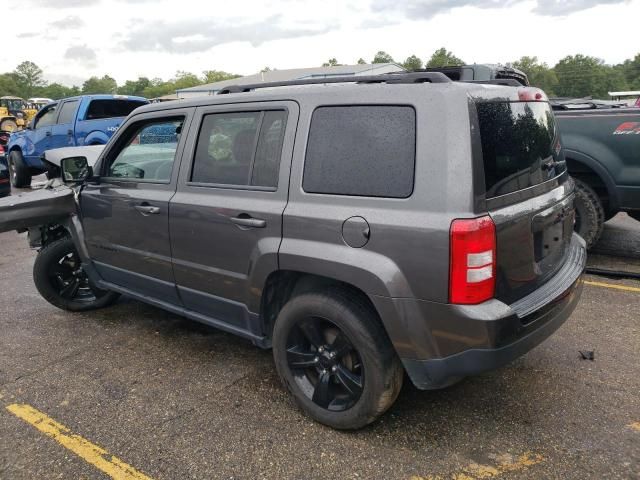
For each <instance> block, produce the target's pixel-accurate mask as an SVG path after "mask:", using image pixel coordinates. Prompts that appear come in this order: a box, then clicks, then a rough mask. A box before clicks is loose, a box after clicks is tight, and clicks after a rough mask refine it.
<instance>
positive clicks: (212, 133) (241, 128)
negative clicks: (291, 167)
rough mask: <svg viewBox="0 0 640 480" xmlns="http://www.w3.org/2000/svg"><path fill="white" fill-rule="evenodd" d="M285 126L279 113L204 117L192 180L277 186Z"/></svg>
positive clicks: (281, 113)
mask: <svg viewBox="0 0 640 480" xmlns="http://www.w3.org/2000/svg"><path fill="white" fill-rule="evenodd" d="M285 123H286V112H284V111H281V110H277V111H266V112H237V113H215V114H210V115H206V116H205V117H204V119H203V121H202V127H201V128H200V134H199V136H198V144H197V147H196V155H195V159H194V164H193V171H192V174H191V181H192V182H196V183H209V184H221V185H240V186H242V185H245V186H246V185H251V186H261V187H276V186H277V184H278V172H279V168H280V157H281V154H282V139H283V136H284V128H285Z"/></svg>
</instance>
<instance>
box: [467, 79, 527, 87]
mask: <svg viewBox="0 0 640 480" xmlns="http://www.w3.org/2000/svg"><path fill="white" fill-rule="evenodd" d="M460 81H461V82H463V83H487V84H490V85H502V86H504V87H524V85H522V84H521V83H520V82H519V81H517V80H516V79H514V78H495V79H493V80H460Z"/></svg>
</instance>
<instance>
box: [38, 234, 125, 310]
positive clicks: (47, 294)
mask: <svg viewBox="0 0 640 480" xmlns="http://www.w3.org/2000/svg"><path fill="white" fill-rule="evenodd" d="M33 280H34V282H35V284H36V288H37V289H38V292H40V295H42V297H43V298H44V299H45V300H46V301H47V302H49V303H50V304H51V305H54V306H56V307H58V308H60V309H62V310H69V311H71V312H83V311H86V310H94V309H96V308H102V307H106V306H107V305H111V304H112V303H113V302H115V301H116V300H117V298H118V297H119V296H120V295H119V294H118V293H115V292H109V291H107V290H99V289H97V288H96V287H94V286H93V285H91V284H90V282H89V279H88V278H87V275H86V274H85V273H84V271H83V270H82V266H81V264H80V258H79V257H78V252H77V251H76V247H75V245H74V244H73V240H71V238H69V237H63V238H61V239H59V240H56V241H54V242H51V243H50V244H49V245H47V246H45V247H44V248H43V249H42V250H40V252H39V253H38V256H37V257H36V261H35V264H34V265H33Z"/></svg>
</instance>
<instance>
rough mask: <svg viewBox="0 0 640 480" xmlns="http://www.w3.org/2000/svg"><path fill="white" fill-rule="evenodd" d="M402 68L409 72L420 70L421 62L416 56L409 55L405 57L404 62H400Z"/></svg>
mask: <svg viewBox="0 0 640 480" xmlns="http://www.w3.org/2000/svg"><path fill="white" fill-rule="evenodd" d="M402 66H403V67H404V68H405V70H409V71H412V70H419V69H421V68H422V60H421V59H420V57H417V56H416V55H411V56H410V57H407V59H406V60H405V61H404V62H402Z"/></svg>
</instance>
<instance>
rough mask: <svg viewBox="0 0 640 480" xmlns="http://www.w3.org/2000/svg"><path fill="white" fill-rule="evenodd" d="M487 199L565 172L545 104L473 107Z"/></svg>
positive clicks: (498, 104)
mask: <svg viewBox="0 0 640 480" xmlns="http://www.w3.org/2000/svg"><path fill="white" fill-rule="evenodd" d="M477 111H478V120H479V124H480V137H481V141H482V159H483V163H484V176H485V187H486V196H487V198H493V197H497V196H500V195H505V194H507V193H512V192H515V191H518V190H522V189H525V188H529V187H532V186H534V185H537V184H539V183H542V182H545V181H546V180H549V179H551V178H553V177H555V176H557V175H559V174H560V173H562V172H563V171H564V170H565V165H564V161H563V160H564V159H563V158H561V156H562V150H561V148H560V139H559V137H558V133H557V129H556V123H555V118H554V116H553V112H552V111H551V108H550V107H549V104H548V103H546V102H485V103H478V104H477Z"/></svg>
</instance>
